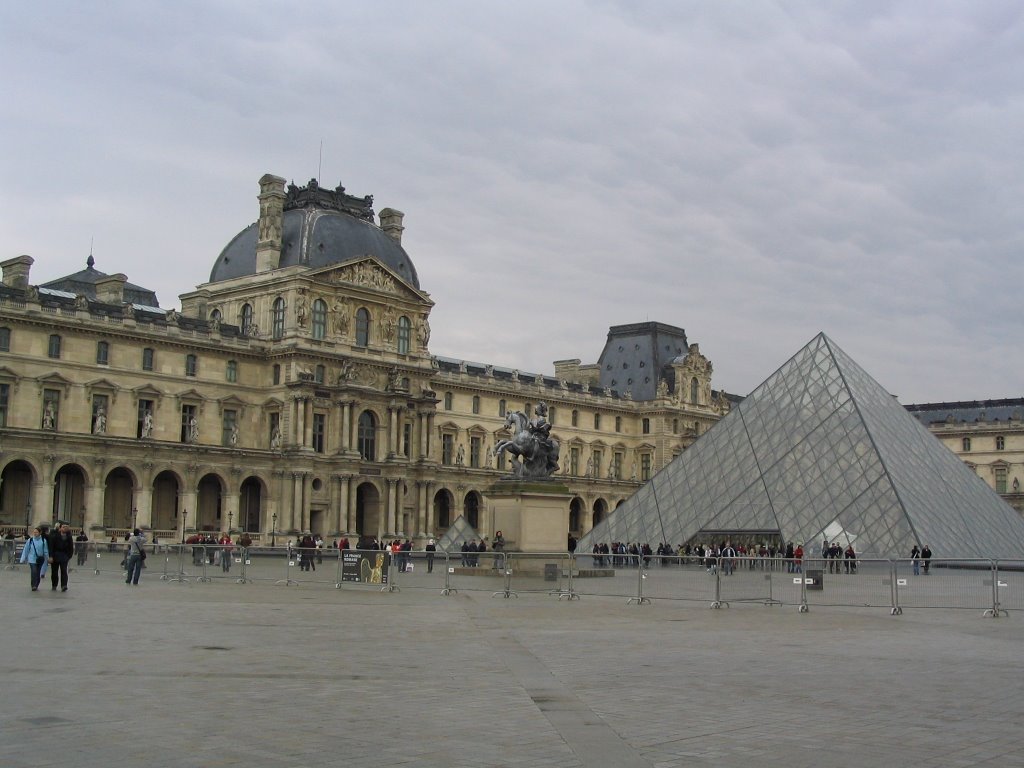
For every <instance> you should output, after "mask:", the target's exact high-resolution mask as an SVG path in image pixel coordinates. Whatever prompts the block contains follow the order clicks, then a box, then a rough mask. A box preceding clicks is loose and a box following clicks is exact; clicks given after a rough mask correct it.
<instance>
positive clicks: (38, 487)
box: [0, 174, 736, 548]
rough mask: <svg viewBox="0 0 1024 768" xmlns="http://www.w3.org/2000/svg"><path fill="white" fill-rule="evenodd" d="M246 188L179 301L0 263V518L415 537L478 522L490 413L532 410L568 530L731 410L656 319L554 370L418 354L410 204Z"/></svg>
mask: <svg viewBox="0 0 1024 768" xmlns="http://www.w3.org/2000/svg"><path fill="white" fill-rule="evenodd" d="M258 200H259V219H258V221H257V222H256V223H254V224H252V225H250V226H248V227H246V228H245V229H243V230H242V231H241V232H240V233H239V234H238V235H237V236H235V237H234V238H233V239H232V240H231V242H229V243H228V244H227V246H226V247H225V248H224V250H223V251H222V252H221V254H220V255H219V256H218V257H217V258H216V260H215V261H214V263H213V268H212V270H211V273H210V278H209V280H208V281H207V282H205V283H203V284H201V285H199V286H198V287H197V289H196V290H195V291H192V292H190V293H187V294H183V295H182V296H180V306H181V309H180V311H178V310H175V309H170V310H165V309H162V308H161V307H160V304H159V300H158V297H157V296H156V295H155V293H154V292H153V291H151V290H148V289H146V288H144V287H141V286H138V285H134V284H132V283H130V282H128V279H127V276H126V275H125V274H121V273H112V274H108V273H105V272H101V271H99V270H98V269H96V262H95V261H94V260H93V257H92V256H91V255H90V256H89V258H88V260H87V262H86V267H85V269H84V270H82V271H80V272H77V273H75V274H72V275H68V276H66V277H62V278H59V279H55V280H50V281H48V282H46V283H42V284H33V283H32V268H33V265H34V260H33V258H32V257H30V256H18V257H15V258H12V259H8V260H6V261H4V262H3V263H2V264H0V267H2V271H3V274H2V285H0V527H2V528H3V529H6V530H13V531H16V532H17V533H19V534H20V533H21V532H22V531H23V530H24V529H25V528H26V527H27V526H29V525H31V524H34V523H37V522H43V521H52V520H58V519H61V520H67V521H69V522H70V523H71V525H72V527H73V528H75V529H78V528H82V529H84V530H85V531H86V533H87V534H88V535H89V537H90V539H93V540H96V539H99V538H104V539H106V538H109V537H110V536H112V535H118V536H120V535H123V533H124V532H125V531H126V530H127V529H130V528H132V527H134V526H140V527H147V528H150V529H152V530H153V532H154V533H155V534H156V535H157V536H159V537H160V539H161V540H162V541H168V540H169V541H175V540H180V539H183V538H184V537H185V536H186V534H187V533H188V532H190V531H193V530H196V531H211V532H213V531H223V530H231V531H232V532H241V531H245V532H248V533H249V534H250V536H251V537H252V538H253V539H254V540H255V541H257V542H261V543H265V544H269V543H278V542H277V539H278V538H279V537H282V538H284V537H289V536H294V535H295V534H296V533H299V532H306V531H309V532H312V533H319V534H322V535H323V536H324V537H325V538H328V539H330V538H333V537H337V536H340V535H346V536H348V537H349V538H354V537H358V536H369V537H376V538H379V539H380V538H384V539H387V538H392V537H411V538H419V539H422V538H425V537H428V536H439V535H441V534H443V533H444V532H445V531H446V529H447V528H448V527H449V526H451V525H452V523H453V522H454V521H455V520H456V519H458V518H459V517H460V516H462V517H463V518H464V520H465V522H466V523H468V525H469V526H470V527H471V528H472V529H473V530H474V531H475V532H477V533H478V534H479V535H481V536H487V537H489V536H491V535H493V533H494V530H493V518H492V516H491V514H490V513H491V510H489V507H488V501H487V491H488V488H489V487H490V486H491V485H493V483H494V482H495V481H497V480H498V479H500V478H501V477H503V476H505V475H507V474H508V472H509V466H508V463H507V460H506V458H505V456H504V454H502V455H500V456H495V454H494V448H495V445H496V443H497V441H498V440H500V439H501V438H503V437H506V436H508V433H507V432H506V431H505V420H506V415H507V414H508V413H509V412H511V411H522V412H524V413H526V414H529V415H531V416H532V414H533V412H534V409H535V407H536V406H537V404H539V403H541V402H543V403H546V404H547V406H548V408H549V412H548V420H549V421H550V422H551V423H552V425H553V429H552V436H553V437H555V438H556V439H557V440H558V442H559V443H560V467H559V470H558V472H557V473H556V478H555V479H556V480H557V481H558V482H560V483H561V484H563V485H565V486H566V487H567V488H568V489H569V496H568V497H567V498H568V501H567V503H568V504H569V520H570V523H569V527H570V532H572V533H574V534H575V535H577V536H580V535H582V534H584V533H586V532H587V531H588V530H590V529H591V528H592V527H593V526H594V525H595V524H596V523H598V522H600V521H601V520H602V519H603V518H604V517H606V516H607V515H608V514H609V512H610V511H611V510H612V509H614V508H615V507H617V506H618V505H619V504H621V503H622V502H623V501H625V499H627V498H628V497H629V496H631V495H632V494H633V492H634V491H635V490H636V489H637V488H638V487H639V486H640V485H641V484H643V483H644V481H645V480H647V479H649V478H650V477H651V476H652V475H653V474H654V473H655V472H657V471H658V470H659V469H661V468H662V467H664V466H665V465H667V464H668V463H669V462H670V461H672V459H674V458H675V457H676V456H678V455H679V454H680V453H681V452H682V451H683V450H685V449H686V448H687V447H688V446H689V445H690V444H692V443H693V441H694V440H696V439H697V437H698V436H699V435H700V434H702V433H703V432H705V431H707V430H708V429H709V428H710V427H711V426H712V425H713V424H714V423H715V422H717V421H718V420H719V419H720V418H721V417H722V415H723V414H725V413H727V412H728V410H729V408H730V405H731V404H732V403H733V402H736V399H735V398H733V397H731V396H728V395H726V394H725V393H724V392H721V391H715V390H712V387H711V379H712V371H713V369H712V364H711V362H710V361H709V360H708V359H707V358H706V357H704V356H703V355H702V354H701V352H700V349H699V347H698V345H696V344H691V343H689V342H688V340H687V337H686V332H685V331H684V330H683V329H682V328H678V327H674V326H671V325H666V324H663V323H657V322H644V323H637V324H633V325H622V326H615V327H612V328H611V329H610V330H609V331H608V334H607V339H606V342H605V346H604V349H603V351H602V352H601V355H600V357H599V358H598V361H597V362H596V363H591V364H581V361H580V360H579V359H573V360H561V361H556V362H555V363H554V372H553V375H542V374H535V373H525V372H522V371H518V370H513V369H510V368H507V367H502V366H501V365H500V364H499V363H500V361H498V362H493V363H488V362H480V363H477V362H470V361H464V360H456V359H449V358H444V357H438V356H434V355H431V353H430V349H429V343H430V324H429V315H430V311H431V308H432V307H433V301H432V300H431V298H430V295H429V293H427V292H426V291H425V290H423V289H422V288H421V286H420V277H419V273H418V271H417V269H416V267H415V266H414V265H413V262H412V260H411V258H410V257H409V254H408V253H407V252H406V250H405V249H404V248H403V246H402V233H403V230H404V222H403V219H404V214H402V213H401V212H400V211H397V210H395V209H392V208H384V209H382V210H381V211H380V213H379V216H378V215H376V214H375V212H374V210H373V198H372V197H371V196H365V197H357V196H353V195H350V194H348V193H346V191H345V190H344V188H343V187H341V186H339V187H337V188H336V189H333V190H332V189H327V188H322V187H320V186H319V185H318V184H317V182H316V181H315V180H312V181H310V182H309V184H307V185H306V186H304V187H298V186H295V185H293V184H288V185H286V182H285V180H284V179H282V178H279V177H276V176H272V175H269V174H268V175H265V176H264V177H263V178H261V179H260V181H259V195H258ZM103 266H105V265H103ZM428 273H429V266H428ZM510 544H511V545H512V547H513V548H514V544H515V543H514V542H510Z"/></svg>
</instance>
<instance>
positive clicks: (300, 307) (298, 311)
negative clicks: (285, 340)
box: [295, 288, 306, 328]
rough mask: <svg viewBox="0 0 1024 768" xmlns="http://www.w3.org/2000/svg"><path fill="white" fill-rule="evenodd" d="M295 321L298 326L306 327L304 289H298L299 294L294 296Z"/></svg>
mask: <svg viewBox="0 0 1024 768" xmlns="http://www.w3.org/2000/svg"><path fill="white" fill-rule="evenodd" d="M295 322H296V323H298V325H299V328H305V327H306V291H305V289H304V288H300V289H299V295H298V296H296V297H295Z"/></svg>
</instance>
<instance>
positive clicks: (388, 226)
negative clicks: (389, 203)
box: [380, 208, 405, 245]
mask: <svg viewBox="0 0 1024 768" xmlns="http://www.w3.org/2000/svg"><path fill="white" fill-rule="evenodd" d="M404 219H405V214H404V213H402V212H401V211H396V210H395V209H394V208H384V209H383V210H382V211H381V212H380V228H381V229H383V230H384V234H385V235H387V236H388V237H390V238H391V239H392V240H394V241H395V242H396V243H398V244H399V245H401V244H402V232H404V231H405V227H403V226H402V221H403V220H404Z"/></svg>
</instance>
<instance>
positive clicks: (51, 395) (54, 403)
mask: <svg viewBox="0 0 1024 768" xmlns="http://www.w3.org/2000/svg"><path fill="white" fill-rule="evenodd" d="M59 416H60V390H58V389H44V390H43V429H50V430H56V429H57V425H58V417H59Z"/></svg>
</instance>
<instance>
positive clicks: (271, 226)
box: [256, 173, 285, 272]
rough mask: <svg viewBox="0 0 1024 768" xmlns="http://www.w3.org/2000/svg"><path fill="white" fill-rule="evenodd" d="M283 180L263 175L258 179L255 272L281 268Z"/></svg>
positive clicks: (278, 177) (270, 175)
mask: <svg viewBox="0 0 1024 768" xmlns="http://www.w3.org/2000/svg"><path fill="white" fill-rule="evenodd" d="M284 184H285V182H284V179H282V178H281V177H280V176H274V175H272V174H269V173H267V174H264V176H263V178H261V179H260V195H259V201H260V219H259V222H258V227H257V231H258V234H257V236H256V237H257V240H256V271H257V272H269V271H270V270H272V269H277V268H278V267H279V266H281V236H282V235H281V233H282V232H283V230H284V201H285V194H284Z"/></svg>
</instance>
